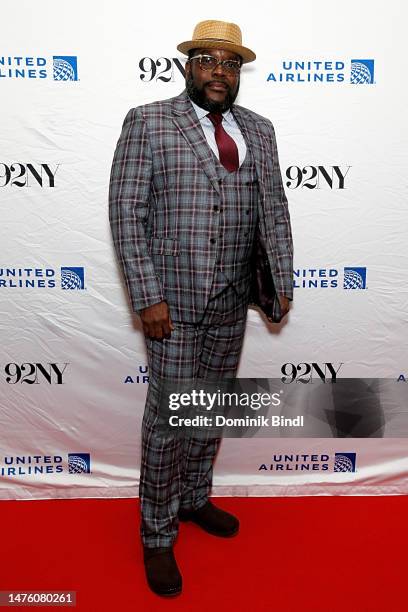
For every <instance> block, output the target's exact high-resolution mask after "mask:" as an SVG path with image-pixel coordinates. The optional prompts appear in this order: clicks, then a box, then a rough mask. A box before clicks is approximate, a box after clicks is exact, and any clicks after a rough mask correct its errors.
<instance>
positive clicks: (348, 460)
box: [334, 453, 356, 472]
mask: <svg viewBox="0 0 408 612" xmlns="http://www.w3.org/2000/svg"><path fill="white" fill-rule="evenodd" d="M334 471H335V472H355V471H356V453H335V455H334Z"/></svg>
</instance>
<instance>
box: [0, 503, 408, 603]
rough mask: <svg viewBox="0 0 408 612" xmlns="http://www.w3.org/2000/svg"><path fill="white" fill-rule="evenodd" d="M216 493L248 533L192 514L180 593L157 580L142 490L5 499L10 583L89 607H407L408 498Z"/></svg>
mask: <svg viewBox="0 0 408 612" xmlns="http://www.w3.org/2000/svg"><path fill="white" fill-rule="evenodd" d="M215 501H216V502H217V504H218V505H219V506H220V507H222V508H224V509H226V510H230V511H233V512H234V513H236V514H237V516H238V517H239V518H240V520H241V532H240V534H239V535H238V536H237V537H235V538H232V539H229V540H228V539H226V540H224V539H219V538H216V537H214V536H210V535H207V534H205V533H204V532H202V531H201V530H200V529H199V528H198V527H196V526H194V525H192V524H191V523H188V524H186V523H183V524H181V527H180V533H179V537H178V540H177V543H176V546H175V553H176V558H177V561H178V563H179V567H180V569H181V572H182V574H183V581H184V583H183V594H182V595H181V596H179V597H176V598H173V599H162V598H160V597H157V596H155V595H154V594H153V593H151V592H150V591H149V590H148V588H147V586H146V584H145V579H144V572H143V565H142V557H141V545H140V543H139V504H138V500H135V499H107V500H95V499H82V500H49V501H17V502H14V501H2V502H0V518H1V527H2V529H1V573H0V590H2V591H6V590H9V591H16V590H23V591H26V590H31V591H33V590H37V591H40V590H47V591H49V590H54V589H55V590H72V591H76V592H77V606H76V608H71V609H75V610H80V611H81V612H82V611H84V612H105V611H109V612H111V611H112V612H128V611H144V612H145V611H147V612H150V611H152V612H154V611H156V610H158V611H160V612H161V611H164V610H171V611H174V610H177V611H180V610H181V611H182V610H186V611H189V612H201V611H207V610H208V611H209V610H217V611H218V610H222V611H226V612H229V611H231V612H232V611H234V612H241V611H250V612H259V611H263V610H265V611H266V610H268V611H272V610H276V611H278V612H289V611H290V612H292V611H293V612H303V611H310V612H320V611H321V612H337V611H342V612H344V610H346V611H347V612H365V611H367V612H374V611H378V612H384V611H387V612H399V611H401V612H402V611H403V610H404V611H405V610H406V609H407V577H406V566H407V544H408V541H407V540H408V538H407V530H406V523H405V520H406V518H405V517H406V516H407V510H408V497H302V498H218V499H217V500H215ZM19 609H21V610H33V609H38V608H33V607H31V608H28V607H21V608H19ZM43 609H50V610H51V609H57V608H56V607H49V608H43ZM58 609H60V610H63V609H64V608H58ZM65 609H66V608H65ZM68 609H69V608H68Z"/></svg>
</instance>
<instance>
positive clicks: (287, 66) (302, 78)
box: [266, 58, 375, 85]
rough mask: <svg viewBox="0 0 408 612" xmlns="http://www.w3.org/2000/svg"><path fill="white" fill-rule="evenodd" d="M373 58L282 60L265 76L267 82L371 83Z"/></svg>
mask: <svg viewBox="0 0 408 612" xmlns="http://www.w3.org/2000/svg"><path fill="white" fill-rule="evenodd" d="M374 61H375V60H373V59H352V60H347V59H336V58H334V59H333V58H329V59H327V58H323V59H308V60H302V59H301V60H294V59H290V60H288V59H286V60H283V61H282V62H281V63H280V65H278V66H277V68H276V69H274V70H272V72H270V73H269V74H268V76H267V77H266V80H267V81H268V82H269V83H337V84H341V83H343V84H347V83H349V84H350V83H351V84H352V85H372V84H374V83H375V81H374Z"/></svg>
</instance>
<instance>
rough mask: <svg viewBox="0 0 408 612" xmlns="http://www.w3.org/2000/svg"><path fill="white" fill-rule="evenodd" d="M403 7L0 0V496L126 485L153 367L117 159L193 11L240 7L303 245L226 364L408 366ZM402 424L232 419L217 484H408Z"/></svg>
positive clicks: (243, 369)
mask: <svg viewBox="0 0 408 612" xmlns="http://www.w3.org/2000/svg"><path fill="white" fill-rule="evenodd" d="M407 12H408V11H407V8H406V5H405V4H404V3H403V2H402V1H401V2H398V1H397V0H390V2H387V3H383V2H376V1H374V2H372V1H370V2H368V1H366V2H359V3H356V2H351V1H349V0H345V1H343V2H342V3H341V4H340V5H339V4H335V5H334V4H333V5H331V4H330V3H327V2H324V1H323V0H311V1H310V2H308V3H304V2H302V1H301V0H294V1H293V2H291V3H280V4H279V3H275V4H273V5H271V4H270V3H269V2H266V1H265V2H258V3H256V4H255V5H249V4H244V3H242V4H234V5H232V4H231V3H228V2H226V1H225V0H222V1H221V2H216V1H215V0H208V1H207V2H206V3H205V5H200V4H194V3H193V4H192V3H185V2H182V3H178V4H172V3H170V4H169V3H165V2H164V1H162V0H159V1H158V2H156V3H154V4H140V3H139V4H138V3H136V2H134V1H133V0H132V1H131V0H117V1H116V2H111V1H108V0H105V1H102V2H100V1H99V2H88V3H82V4H80V3H79V2H71V3H70V5H69V10H68V9H67V7H66V6H58V5H56V4H55V3H53V2H51V1H50V0H39V1H38V2H30V1H29V0H22V1H21V2H20V3H19V5H18V7H17V6H16V4H15V3H12V2H11V1H5V2H2V6H1V14H2V24H3V28H2V37H1V41H0V100H1V114H0V126H1V141H0V244H1V250H0V258H1V261H0V312H1V317H0V341H1V353H0V354H1V362H0V424H1V434H0V435H1V437H0V498H3V499H12V498H21V499H28V498H55V497H98V496H100V497H122V496H137V494H138V477H139V462H140V428H141V420H142V416H143V409H144V400H145V396H146V390H147V385H148V380H149V371H148V366H147V359H146V352H145V347H144V339H143V335H142V330H141V326H140V322H139V320H138V318H137V317H136V316H133V315H132V313H131V310H130V307H129V302H128V298H127V295H126V291H125V287H124V282H123V279H122V276H121V272H120V269H119V267H118V265H117V262H116V257H115V254H114V249H113V244H112V239H111V234H110V227H109V221H108V187H109V175H110V168H111V163H112V158H113V153H114V150H115V147H116V143H117V140H118V138H119V135H120V131H121V127H122V123H123V120H124V117H125V115H126V114H127V112H128V110H129V109H130V108H132V107H135V106H138V105H140V104H145V103H148V102H152V101H154V100H159V99H165V98H169V97H172V96H175V95H178V94H179V93H180V92H181V91H182V90H183V89H184V63H185V58H184V56H182V55H181V54H180V53H179V52H178V51H177V50H176V46H177V44H178V43H180V42H181V41H184V40H189V39H190V37H191V35H192V32H193V28H194V26H195V24H196V23H197V22H199V21H202V20H205V19H222V20H225V21H233V22H235V23H237V24H239V25H240V27H241V29H242V32H243V43H244V45H246V46H248V47H249V48H251V49H253V50H254V51H255V52H256V54H257V60H256V61H255V62H253V63H251V64H248V65H245V66H244V67H243V70H242V74H241V86H240V93H239V97H238V100H237V102H238V103H239V104H241V105H242V106H245V107H248V108H250V109H252V110H254V111H255V112H258V113H259V114H261V115H264V116H265V117H268V118H269V119H270V120H271V121H272V122H273V124H274V127H275V131H276V134H277V141H278V147H279V155H280V166H281V171H282V176H283V181H284V184H285V190H286V194H287V197H288V200H289V206H290V213H291V219H292V225H293V235H294V245H295V263H294V276H293V282H294V287H295V298H294V302H293V305H292V309H291V312H290V315H289V317H288V318H287V320H286V321H285V322H284V323H283V324H281V325H279V326H277V325H267V324H265V321H264V320H263V319H262V317H261V316H260V314H259V313H258V311H257V310H254V309H251V310H250V311H249V316H248V325H247V330H246V336H245V342H244V348H243V353H242V358H241V363H240V368H239V373H238V375H239V377H242V378H251V377H254V378H260V379H269V378H271V379H272V378H273V379H277V378H279V377H281V376H285V377H286V383H285V384H288V386H289V384H291V385H294V386H296V385H299V384H301V383H299V379H300V378H302V377H303V378H306V379H308V380H309V381H310V378H311V379H312V381H313V379H314V378H315V379H316V380H320V381H321V380H326V381H327V383H328V384H331V381H332V380H333V377H337V378H350V379H355V378H363V379H377V378H381V379H389V380H393V381H395V384H398V385H405V384H406V380H408V359H407V351H406V337H407V333H406V330H407V319H408V314H407V313H408V289H407V288H408V282H407V280H408V274H407V268H408V266H407V256H406V253H407V249H406V236H407V229H408V227H407V226H408V223H407V178H406V177H407V167H408V135H407V113H406V109H407V102H408V100H407V84H406V80H405V79H404V76H403V75H404V73H405V57H406V49H405V40H406V34H405V31H404V28H405V23H406V20H407ZM288 378H289V379H290V383H289V382H288ZM312 384H313V382H312ZM402 435H403V434H402V433H401V434H400V435H399V433H398V429H397V430H396V431H395V430H394V433H393V435H392V436H391V437H390V436H388V437H385V436H383V435H381V434H378V431H377V433H373V432H372V433H371V434H370V435H368V437H367V438H365V437H351V436H350V435H346V434H344V435H343V437H338V438H335V437H332V436H330V435H328V436H327V437H326V438H314V437H310V438H298V437H296V436H295V435H292V436H291V437H282V438H279V437H274V438H256V437H253V438H239V439H234V438H228V439H224V440H223V442H222V445H221V450H220V453H219V456H218V458H217V463H216V468H215V476H214V493H215V494H220V495H309V494H359V495H364V494H367V495H371V494H402V493H408V459H407V443H406V438H403V437H402Z"/></svg>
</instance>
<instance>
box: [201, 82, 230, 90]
mask: <svg viewBox="0 0 408 612" xmlns="http://www.w3.org/2000/svg"><path fill="white" fill-rule="evenodd" d="M206 85H223V86H224V87H225V89H228V91H231V87H230V86H229V84H228V83H226V82H225V81H215V80H213V81H207V83H206Z"/></svg>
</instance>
